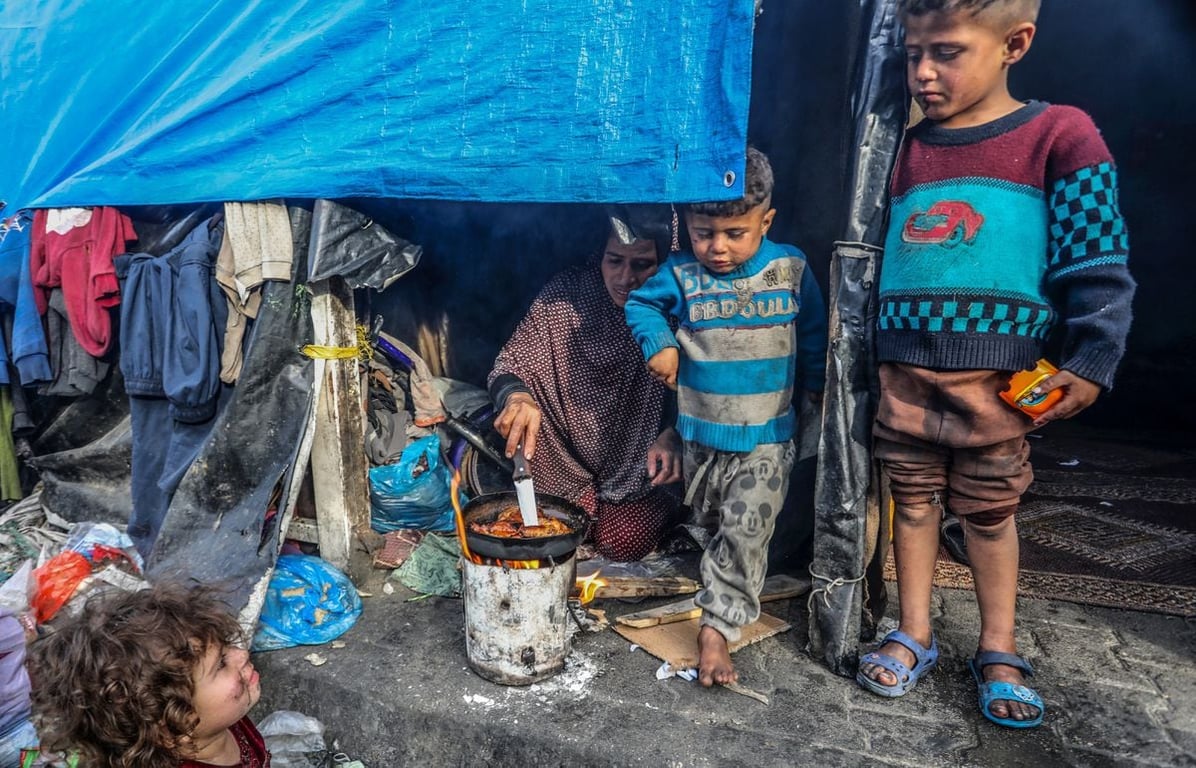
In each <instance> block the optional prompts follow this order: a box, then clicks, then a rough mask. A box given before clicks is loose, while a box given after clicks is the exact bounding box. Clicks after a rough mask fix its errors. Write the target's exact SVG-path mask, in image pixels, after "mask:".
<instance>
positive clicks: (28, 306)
mask: <svg viewBox="0 0 1196 768" xmlns="http://www.w3.org/2000/svg"><path fill="white" fill-rule="evenodd" d="M32 233H33V214H32V213H30V212H29V211H18V212H17V213H16V215H14V216H10V217H9V218H6V219H4V220H2V221H0V312H3V313H4V314H6V315H7V314H8V313H9V312H10V311H11V314H12V332H11V334H8V338H7V339H0V384H7V383H8V382H9V375H8V367H7V366H5V365H3V362H5V361H7V360H9V359H11V360H12V364H13V365H15V366H16V368H17V372H18V375H19V377H20V383H21V384H25V385H28V384H33V383H35V382H39V381H47V380H49V379H51V378H52V377H53V374H52V373H51V371H50V358H49V356H48V354H47V348H46V336H45V333H44V332H43V331H42V323H41V317H40V313H39V312H38V305H37V301H36V299H35V298H34V293H33V278H32V276H31V275H30V269H29V250H30V247H31V237H30V236H31V235H32ZM10 352H11V354H10Z"/></svg>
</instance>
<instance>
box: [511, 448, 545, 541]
mask: <svg viewBox="0 0 1196 768" xmlns="http://www.w3.org/2000/svg"><path fill="white" fill-rule="evenodd" d="M511 461H512V463H513V464H514V465H515V471H514V472H512V473H511V479H512V480H514V481H515V497H516V498H517V499H519V515H520V516H521V517H522V518H523V525H524V526H534V525H539V523H540V517H539V515H538V514H536V486H535V484H534V483H533V482H532V473H531V472H529V471H528V468H527V457H526V456H524V455H523V443H520V444H519V445H518V446H516V447H515V456H514V458H513V459H512V460H511Z"/></svg>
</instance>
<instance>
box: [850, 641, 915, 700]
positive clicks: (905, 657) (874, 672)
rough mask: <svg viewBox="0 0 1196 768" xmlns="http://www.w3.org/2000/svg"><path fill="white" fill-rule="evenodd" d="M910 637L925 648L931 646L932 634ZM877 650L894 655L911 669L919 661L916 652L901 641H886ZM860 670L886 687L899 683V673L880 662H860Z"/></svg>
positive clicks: (885, 654) (887, 654) (886, 654)
mask: <svg viewBox="0 0 1196 768" xmlns="http://www.w3.org/2000/svg"><path fill="white" fill-rule="evenodd" d="M906 634H907V635H908V634H909V633H908V632H906ZM910 637H912V638H913V639H914V640H916V641H918V643H919V644H920V645H921V646H922V647H923V648H929V647H930V635H927V636H926V637H925V638H921V637H918V636H917V635H910ZM876 651H877V653H879V654H881V655H882V656H892V657H893V658H894V659H897V661H900V662H901V663H902V664H904V665H905V668H906V669H909V670H914V667H915V666H916V665H917V663H918V657H917V656H915V655H914V652H913V651H911V650H910V649H909V648H906V647H905V646H904V645H902V644H901V643H885V644H884V645H882V646H881V647H879V648H877V649H876ZM860 671H861V672H863V673H864V677H867V678H870V679H872V680H875V681H876V682H878V683H880V684H881V685H883V686H885V687H886V688H892V687H893V686H895V685H897V683H898V680H897V675H894V674H893V673H892V672H890V671H889V670H887V669H885V668H884V667H882V666H880V665H879V664H869V663H867V662H863V663H861V664H860ZM915 671H916V670H915Z"/></svg>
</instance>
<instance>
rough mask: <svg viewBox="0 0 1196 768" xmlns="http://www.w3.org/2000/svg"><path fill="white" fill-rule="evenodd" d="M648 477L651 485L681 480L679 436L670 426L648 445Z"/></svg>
mask: <svg viewBox="0 0 1196 768" xmlns="http://www.w3.org/2000/svg"><path fill="white" fill-rule="evenodd" d="M648 479H649V480H651V481H652V485H667V484H668V483H679V482H681V436H680V435H678V434H677V430H675V429H673V428H672V427H667V428H665V430H664V431H663V432H661V433H660V434H659V435H658V436H657V437H656V439H655V440H653V441H652V445H649V446H648Z"/></svg>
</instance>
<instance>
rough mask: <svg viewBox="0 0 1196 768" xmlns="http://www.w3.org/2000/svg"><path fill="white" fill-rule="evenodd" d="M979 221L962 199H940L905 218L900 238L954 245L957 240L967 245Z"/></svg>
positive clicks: (974, 235)
mask: <svg viewBox="0 0 1196 768" xmlns="http://www.w3.org/2000/svg"><path fill="white" fill-rule="evenodd" d="M983 223H984V217H983V216H982V215H980V214H979V213H978V212H977V211H976V209H975V208H973V207H972V206H970V205H968V204H967V203H965V202H963V201H962V200H941V201H939V202H937V203H935V204H934V205H932V206H930V209H929V210H927V211H926V212H925V213H914V214H912V215H911V216H910V217H909V218H908V219H906V221H905V227H903V228H902V230H901V239H902V240H904V241H905V242H907V243H919V244H937V245H943V246H946V247H948V248H954V247H955V246H957V245H959V244H960V243H968V244H971V242H972V241H973V240H975V239H976V235H977V234H979V233H980V225H982V224H983Z"/></svg>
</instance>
